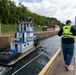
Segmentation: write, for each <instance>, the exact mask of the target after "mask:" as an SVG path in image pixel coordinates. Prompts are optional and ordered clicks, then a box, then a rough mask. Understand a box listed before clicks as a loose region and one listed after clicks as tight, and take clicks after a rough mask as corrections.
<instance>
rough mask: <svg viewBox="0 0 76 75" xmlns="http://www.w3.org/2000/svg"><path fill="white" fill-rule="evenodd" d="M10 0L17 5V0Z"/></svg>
mask: <svg viewBox="0 0 76 75" xmlns="http://www.w3.org/2000/svg"><path fill="white" fill-rule="evenodd" d="M11 1H14V2H15V4H16V5H17V6H18V4H19V0H11Z"/></svg>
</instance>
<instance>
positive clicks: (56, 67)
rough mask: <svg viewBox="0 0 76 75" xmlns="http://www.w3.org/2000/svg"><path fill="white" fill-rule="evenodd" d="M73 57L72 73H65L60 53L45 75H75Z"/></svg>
mask: <svg viewBox="0 0 76 75" xmlns="http://www.w3.org/2000/svg"><path fill="white" fill-rule="evenodd" d="M74 62H75V56H73V59H72V62H71V65H73V66H74V70H73V71H67V70H66V69H65V67H64V65H65V64H64V60H63V58H62V54H61V53H60V54H59V55H58V56H57V58H56V59H55V61H54V63H53V64H52V66H51V67H50V68H49V69H48V71H47V73H46V74H45V75H75V72H76V71H75V63H74Z"/></svg>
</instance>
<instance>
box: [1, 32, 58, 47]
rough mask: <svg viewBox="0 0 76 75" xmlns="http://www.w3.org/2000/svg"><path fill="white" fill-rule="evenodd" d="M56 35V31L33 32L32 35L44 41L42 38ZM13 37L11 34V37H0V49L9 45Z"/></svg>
mask: <svg viewBox="0 0 76 75" xmlns="http://www.w3.org/2000/svg"><path fill="white" fill-rule="evenodd" d="M57 33H58V31H42V32H35V33H34V35H36V36H37V37H39V38H40V39H44V38H47V37H51V36H53V35H56V34H57ZM13 37H14V35H13V34H12V35H0V47H1V46H7V45H9V42H10V41H11V38H13Z"/></svg>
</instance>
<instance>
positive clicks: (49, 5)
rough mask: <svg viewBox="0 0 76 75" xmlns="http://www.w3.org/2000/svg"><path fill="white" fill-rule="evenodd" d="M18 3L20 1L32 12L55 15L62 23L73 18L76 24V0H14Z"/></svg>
mask: <svg viewBox="0 0 76 75" xmlns="http://www.w3.org/2000/svg"><path fill="white" fill-rule="evenodd" d="M12 1H14V2H15V3H16V5H18V4H19V3H20V2H21V4H23V5H24V6H26V7H27V8H28V9H29V10H30V11H31V12H33V13H36V14H39V15H42V16H46V17H55V18H57V19H58V20H60V21H61V22H62V23H65V22H66V20H71V21H72V24H75V16H76V0H12Z"/></svg>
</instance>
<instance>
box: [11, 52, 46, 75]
mask: <svg viewBox="0 0 76 75" xmlns="http://www.w3.org/2000/svg"><path fill="white" fill-rule="evenodd" d="M44 52H45V51H43V52H42V53H41V54H43V53H44ZM41 54H39V55H38V56H36V57H35V58H33V59H32V60H31V61H29V62H28V63H26V64H25V65H23V66H22V67H21V68H19V69H18V70H16V71H15V72H14V73H12V75H15V74H16V73H18V72H19V71H20V70H21V69H23V68H24V67H25V66H27V65H28V64H30V63H31V62H32V61H34V60H35V59H37V58H38V57H39V56H40V55H41Z"/></svg>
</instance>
